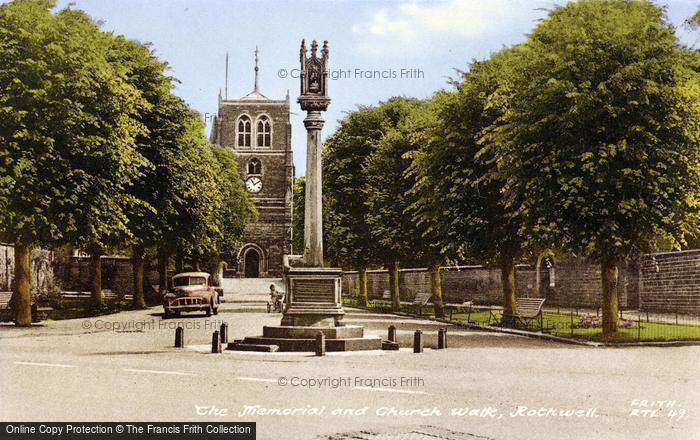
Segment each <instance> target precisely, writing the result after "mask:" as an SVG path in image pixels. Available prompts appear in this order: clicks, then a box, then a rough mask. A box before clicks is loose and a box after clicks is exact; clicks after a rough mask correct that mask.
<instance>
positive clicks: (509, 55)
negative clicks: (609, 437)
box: [419, 47, 523, 325]
mask: <svg viewBox="0 0 700 440" xmlns="http://www.w3.org/2000/svg"><path fill="white" fill-rule="evenodd" d="M519 52H521V51H520V49H519V48H517V47H516V48H513V49H508V50H504V51H501V52H499V53H496V54H494V55H492V56H491V58H490V59H489V60H487V61H483V62H475V63H473V64H472V66H471V68H470V70H469V72H468V73H466V74H465V75H464V79H463V81H462V83H461V84H460V85H459V86H458V87H457V89H456V90H455V91H453V92H445V93H439V94H437V95H436V96H435V97H434V98H433V100H434V101H435V102H434V112H435V113H436V115H437V118H436V122H435V124H431V125H430V126H429V127H428V128H427V130H428V135H429V139H428V141H427V142H425V143H424V144H423V150H424V155H425V157H424V159H423V161H422V164H423V166H422V167H421V168H420V169H419V173H420V174H421V176H423V177H424V178H426V179H428V181H430V182H431V183H432V184H431V189H432V190H431V191H424V192H423V195H424V196H425V197H427V198H428V200H423V201H422V202H421V203H425V204H426V205H428V206H433V207H434V208H435V210H436V211H437V216H436V217H435V218H434V219H433V220H432V221H433V222H439V224H440V225H441V226H440V227H441V228H442V230H441V231H440V235H441V237H442V238H443V240H444V242H443V245H444V246H445V247H446V248H447V249H449V251H450V252H451V253H453V254H454V255H457V256H458V257H459V259H460V260H462V261H464V260H472V261H478V262H480V263H484V262H485V263H492V264H494V263H495V264H497V265H498V266H499V267H500V269H501V281H502V286H503V313H504V323H505V324H507V325H512V323H513V315H514V314H515V297H516V291H515V290H516V289H515V264H516V262H517V260H518V259H519V258H520V257H521V255H522V253H523V247H522V242H523V238H522V237H521V235H520V233H519V228H520V221H519V219H518V218H517V217H516V216H512V215H510V213H509V212H508V211H507V209H506V207H505V205H504V203H503V197H502V194H501V188H502V187H503V181H502V180H501V179H500V178H499V176H498V175H497V173H494V170H495V169H496V162H495V160H494V157H495V156H496V155H497V154H498V148H499V145H498V144H497V143H490V142H489V140H488V139H487V140H486V141H484V140H482V133H483V131H484V130H485V129H487V128H488V127H490V126H491V125H492V124H494V123H496V121H497V120H498V119H499V118H500V117H501V115H502V105H501V100H500V99H498V96H494V94H495V92H496V91H497V90H498V88H499V87H500V86H502V85H503V84H506V83H507V78H508V76H509V72H510V71H511V70H512V69H513V66H515V65H517V60H518V58H519V57H520V56H521V54H520V53H519Z"/></svg>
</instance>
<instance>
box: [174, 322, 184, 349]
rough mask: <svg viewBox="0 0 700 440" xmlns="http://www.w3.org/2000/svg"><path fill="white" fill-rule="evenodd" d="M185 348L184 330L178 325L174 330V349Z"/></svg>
mask: <svg viewBox="0 0 700 440" xmlns="http://www.w3.org/2000/svg"><path fill="white" fill-rule="evenodd" d="M184 346H185V329H184V328H182V325H178V326H177V328H176V329H175V347H176V348H183V347H184Z"/></svg>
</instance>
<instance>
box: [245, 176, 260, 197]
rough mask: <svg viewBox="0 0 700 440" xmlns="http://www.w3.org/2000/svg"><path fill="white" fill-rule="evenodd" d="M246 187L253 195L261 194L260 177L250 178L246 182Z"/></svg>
mask: <svg viewBox="0 0 700 440" xmlns="http://www.w3.org/2000/svg"><path fill="white" fill-rule="evenodd" d="M245 186H246V188H248V191H250V192H252V193H253V194H255V193H259V192H260V190H261V189H262V180H260V178H259V177H248V180H246V181H245Z"/></svg>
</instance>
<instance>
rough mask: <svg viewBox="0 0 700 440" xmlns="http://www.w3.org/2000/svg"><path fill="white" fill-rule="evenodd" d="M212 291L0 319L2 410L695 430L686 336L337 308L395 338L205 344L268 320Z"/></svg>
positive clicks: (351, 427) (334, 431)
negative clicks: (469, 323) (28, 319)
mask: <svg viewBox="0 0 700 440" xmlns="http://www.w3.org/2000/svg"><path fill="white" fill-rule="evenodd" d="M225 299H226V301H227V302H225V303H224V304H222V305H221V309H220V312H219V314H218V315H216V316H212V317H208V318H207V317H205V316H204V315H203V314H194V313H193V314H191V315H187V314H185V315H183V316H181V317H179V318H174V319H169V320H163V319H162V318H161V312H162V309H161V308H157V307H156V308H151V309H148V310H144V311H128V312H122V313H118V314H114V315H107V316H101V317H96V318H90V319H84V320H82V319H77V320H66V321H48V322H44V323H42V324H39V325H35V326H34V327H31V328H28V329H22V328H15V327H13V326H11V325H0V390H1V391H0V420H2V421H124V422H128V421H134V422H136V421H152V422H156V421H160V422H164V421H165V422H167V421H226V422H233V421H254V422H257V432H258V438H259V439H428V438H429V439H436V438H441V439H494V440H496V439H523V440H531V439H647V438H648V439H683V440H685V439H695V438H700V375H699V374H698V373H700V363H699V362H698V360H699V359H700V357H699V355H700V347H693V346H691V347H663V348H660V347H633V348H592V347H581V346H573V345H567V344H560V343H556V342H550V341H543V340H537V339H531V338H526V337H522V336H516V335H506V334H500V333H488V332H480V331H470V330H465V329H460V328H456V327H451V326H449V325H445V324H442V323H436V322H433V321H429V320H425V319H423V320H419V319H412V318H407V317H397V316H393V315H388V314H371V313H367V312H364V311H360V310H351V309H348V310H347V312H348V313H347V316H346V322H347V323H348V324H359V325H364V326H365V329H366V334H369V335H379V336H382V337H386V332H387V327H388V326H389V325H391V324H393V325H395V326H396V327H397V329H398V338H399V343H400V345H401V347H402V349H401V350H400V351H398V352H390V351H375V352H354V353H329V354H328V355H327V356H325V357H315V356H313V354H312V353H271V354H268V353H242V352H231V351H228V352H227V351H225V352H224V353H223V354H211V353H210V341H211V333H212V332H213V331H214V330H215V329H218V327H219V325H220V324H221V323H222V322H226V323H228V325H229V333H230V339H233V338H237V339H239V338H243V337H244V336H255V335H259V334H261V333H262V326H263V325H277V324H279V320H280V316H281V315H280V314H268V313H266V312H265V301H266V300H267V298H266V297H265V296H264V294H262V293H261V294H259V295H257V297H256V296H254V295H248V296H246V298H245V299H241V298H240V297H238V296H237V295H236V294H233V293H231V292H227V294H226V297H225ZM256 300H257V301H256ZM235 301H240V302H235ZM179 324H181V325H183V326H184V327H185V343H186V347H185V348H184V349H176V348H174V347H173V342H174V334H175V330H174V329H175V327H177V325H179ZM440 327H447V328H448V349H447V350H436V349H434V347H435V346H436V343H437V330H438V329H439V328H440ZM416 329H421V330H423V332H424V337H425V339H426V343H425V346H426V350H425V352H424V353H421V354H414V353H413V352H412V349H411V348H410V347H411V344H412V341H413V332H414V331H415V330H416Z"/></svg>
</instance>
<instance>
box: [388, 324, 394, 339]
mask: <svg viewBox="0 0 700 440" xmlns="http://www.w3.org/2000/svg"><path fill="white" fill-rule="evenodd" d="M389 340H390V341H391V342H396V327H394V326H393V325H390V326H389Z"/></svg>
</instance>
